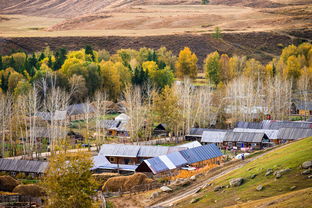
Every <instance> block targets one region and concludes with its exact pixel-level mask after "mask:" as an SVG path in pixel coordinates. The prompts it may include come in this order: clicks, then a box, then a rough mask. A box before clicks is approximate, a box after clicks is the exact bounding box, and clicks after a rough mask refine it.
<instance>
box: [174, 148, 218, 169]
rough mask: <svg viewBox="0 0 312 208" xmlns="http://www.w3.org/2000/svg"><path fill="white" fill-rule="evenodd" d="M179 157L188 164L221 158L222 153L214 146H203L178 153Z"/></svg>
mask: <svg viewBox="0 0 312 208" xmlns="http://www.w3.org/2000/svg"><path fill="white" fill-rule="evenodd" d="M180 153H181V155H182V156H183V157H184V159H185V160H187V162H188V164H193V163H196V162H201V161H205V160H209V159H211V158H215V157H220V156H222V155H223V154H222V152H221V151H220V150H219V148H218V147H217V146H216V145H215V144H208V145H203V146H200V147H195V148H191V149H187V150H182V151H180Z"/></svg>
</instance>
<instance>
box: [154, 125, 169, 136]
mask: <svg viewBox="0 0 312 208" xmlns="http://www.w3.org/2000/svg"><path fill="white" fill-rule="evenodd" d="M168 134H169V131H168V130H167V125H166V124H158V125H157V126H156V127H155V128H154V130H153V135H154V136H168Z"/></svg>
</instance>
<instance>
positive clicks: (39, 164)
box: [0, 159, 48, 173]
mask: <svg viewBox="0 0 312 208" xmlns="http://www.w3.org/2000/svg"><path fill="white" fill-rule="evenodd" d="M47 167H48V162H43V161H35V160H12V159H0V171H7V172H24V173H44V171H45V170H46V169H47Z"/></svg>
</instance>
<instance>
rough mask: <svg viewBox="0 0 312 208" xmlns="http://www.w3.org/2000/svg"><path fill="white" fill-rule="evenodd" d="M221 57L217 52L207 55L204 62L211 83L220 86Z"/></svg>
mask: <svg viewBox="0 0 312 208" xmlns="http://www.w3.org/2000/svg"><path fill="white" fill-rule="evenodd" d="M219 59H220V55H219V53H218V52H217V51H215V52H213V53H210V54H209V55H207V57H206V59H205V61H204V70H205V72H206V76H207V78H208V79H209V80H210V81H211V83H213V84H215V85H218V83H219V82H220V62H219Z"/></svg>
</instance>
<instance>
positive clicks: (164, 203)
mask: <svg viewBox="0 0 312 208" xmlns="http://www.w3.org/2000/svg"><path fill="white" fill-rule="evenodd" d="M286 145H288V144H286ZM286 145H282V146H280V147H277V148H274V149H272V150H277V149H280V148H283V147H285V146H286ZM272 150H269V151H267V152H265V153H262V154H260V155H257V156H255V157H252V158H250V159H246V160H245V161H241V162H240V163H239V164H237V163H233V164H230V165H229V166H228V167H226V169H225V170H224V171H222V172H221V173H217V174H215V175H213V176H211V177H209V179H207V180H204V181H202V182H201V183H199V184H196V185H194V186H191V187H188V188H185V189H184V190H182V191H180V192H177V193H176V194H175V196H173V197H172V198H169V199H167V200H162V201H161V202H158V203H155V204H153V205H151V206H150V208H159V207H170V206H172V205H173V204H175V203H177V202H178V201H181V200H183V199H185V198H187V197H189V196H191V195H193V194H195V193H196V192H198V190H199V189H202V188H203V187H204V186H206V185H207V184H209V183H211V182H212V181H213V180H215V179H217V178H220V177H222V176H224V175H226V174H228V173H230V172H232V171H234V170H237V169H239V168H241V167H243V166H244V165H246V164H247V163H250V162H252V161H254V160H256V159H258V158H260V157H263V156H265V155H266V154H268V153H269V152H271V151H272ZM223 168H224V167H223Z"/></svg>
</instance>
